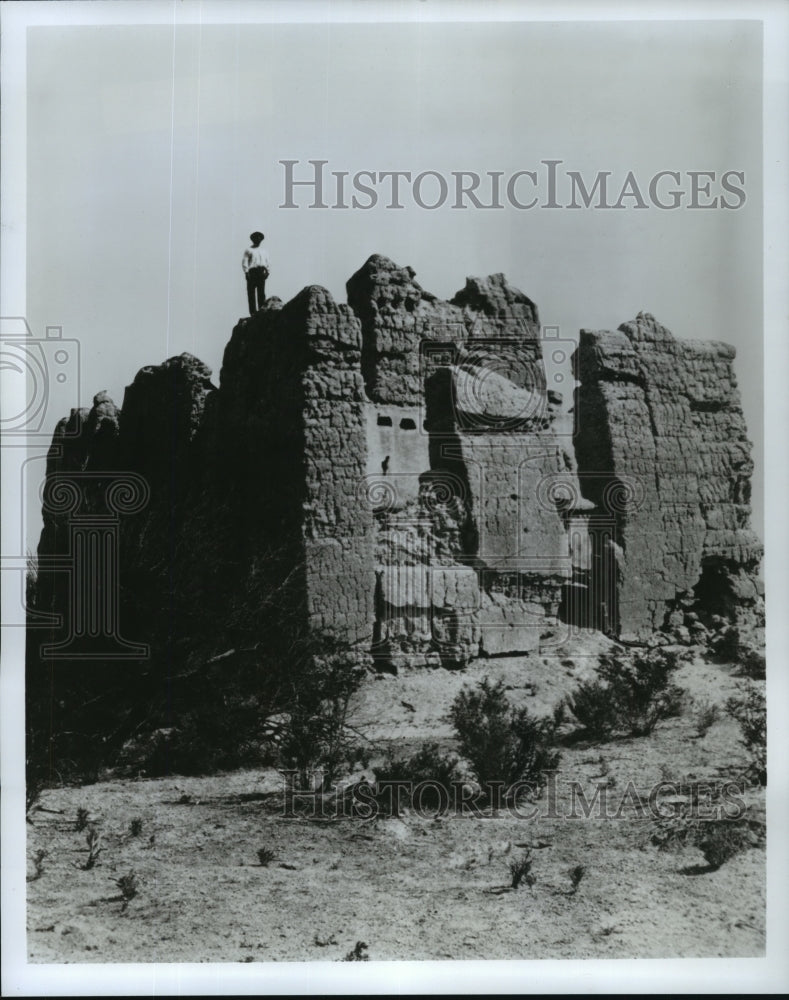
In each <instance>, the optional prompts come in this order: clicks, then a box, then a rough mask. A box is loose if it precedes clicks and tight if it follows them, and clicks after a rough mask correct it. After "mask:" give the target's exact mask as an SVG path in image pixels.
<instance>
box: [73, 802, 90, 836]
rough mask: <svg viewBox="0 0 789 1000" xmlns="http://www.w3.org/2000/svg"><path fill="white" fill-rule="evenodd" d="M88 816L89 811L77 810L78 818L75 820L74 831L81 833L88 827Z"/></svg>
mask: <svg viewBox="0 0 789 1000" xmlns="http://www.w3.org/2000/svg"><path fill="white" fill-rule="evenodd" d="M88 816H89V813H88V810H87V809H82V808H79V809H77V818H76V819H75V820H74V829H75V830H77V831H79V832H80V833H81V832H82V831H83V830H84V829H85V827H86V826H87V825H88Z"/></svg>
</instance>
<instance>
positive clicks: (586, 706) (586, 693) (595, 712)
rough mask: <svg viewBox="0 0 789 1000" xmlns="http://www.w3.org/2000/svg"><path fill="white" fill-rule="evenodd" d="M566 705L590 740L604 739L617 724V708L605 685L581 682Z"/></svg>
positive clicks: (594, 682)
mask: <svg viewBox="0 0 789 1000" xmlns="http://www.w3.org/2000/svg"><path fill="white" fill-rule="evenodd" d="M566 705H567V707H568V708H569V710H570V711H571V712H572V714H573V715H574V716H575V718H576V719H577V720H578V721H579V722H580V723H581V725H582V726H583V728H584V729H585V730H586V733H587V735H588V736H590V737H591V738H592V739H606V738H608V737H609V736H610V735H611V733H612V732H613V731H614V729H616V728H617V725H618V723H619V707H618V706H617V704H616V702H615V701H614V699H613V698H612V697H611V692H610V690H609V688H608V686H607V685H606V684H603V683H602V682H601V681H599V680H594V681H581V682H580V683H579V684H578V687H576V689H575V690H574V691H573V692H572V694H570V695H569V696H568V698H567V701H566Z"/></svg>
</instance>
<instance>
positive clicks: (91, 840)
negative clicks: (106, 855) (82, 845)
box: [84, 826, 101, 871]
mask: <svg viewBox="0 0 789 1000" xmlns="http://www.w3.org/2000/svg"><path fill="white" fill-rule="evenodd" d="M85 840H86V841H87V844H88V857H87V860H86V861H85V866H84V867H85V871H90V869H91V868H94V867H95V865H96V862H97V861H98V860H99V855H100V854H101V835H100V834H99V832H98V830H97V829H96V827H95V826H92V827H90V829H89V830H88V834H87V836H86V837H85Z"/></svg>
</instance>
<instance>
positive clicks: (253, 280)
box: [247, 267, 267, 316]
mask: <svg viewBox="0 0 789 1000" xmlns="http://www.w3.org/2000/svg"><path fill="white" fill-rule="evenodd" d="M266 277H267V274H266V269H265V267H250V269H249V270H248V271H247V298H248V299H249V315H250V316H254V315H255V313H256V312H257V311H258V309H262V308H263V306H264V304H265V301H266Z"/></svg>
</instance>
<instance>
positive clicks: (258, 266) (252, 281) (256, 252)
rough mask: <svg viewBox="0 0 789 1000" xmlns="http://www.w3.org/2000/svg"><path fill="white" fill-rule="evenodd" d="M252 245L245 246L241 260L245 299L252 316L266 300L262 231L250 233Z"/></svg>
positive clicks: (267, 266)
mask: <svg viewBox="0 0 789 1000" xmlns="http://www.w3.org/2000/svg"><path fill="white" fill-rule="evenodd" d="M249 238H250V240H252V246H251V247H247V249H246V250H245V251H244V256H243V258H242V260H241V266H242V267H243V268H244V274H245V275H246V278H247V299H248V300H249V315H250V316H254V315H255V313H256V312H257V311H258V309H262V308H263V306H264V304H265V302H266V278H267V277H268V276H269V260H268V254H267V253H266V251H265V249H264V247H263V246H262V245H261V244H262V243H263V240H264V236H263V233H258V232H255V233H252V234H251V236H250V237H249Z"/></svg>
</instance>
